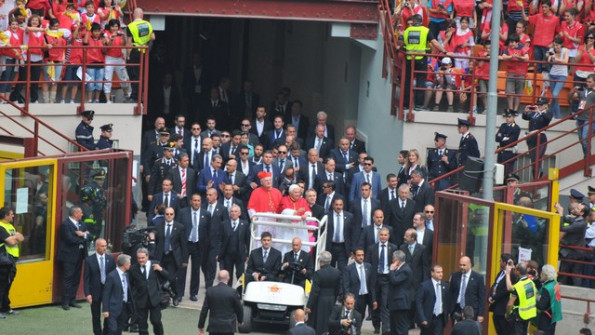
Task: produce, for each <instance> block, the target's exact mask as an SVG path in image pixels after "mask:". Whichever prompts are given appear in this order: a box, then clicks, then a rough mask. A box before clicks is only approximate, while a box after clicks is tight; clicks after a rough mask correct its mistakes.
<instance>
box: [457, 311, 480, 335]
mask: <svg viewBox="0 0 595 335" xmlns="http://www.w3.org/2000/svg"><path fill="white" fill-rule="evenodd" d="M461 316H462V317H463V320H461V321H459V322H457V323H456V324H455V325H454V327H452V331H451V332H450V334H451V335H481V324H479V322H477V321H475V312H474V310H473V307H471V306H466V307H465V308H463V314H462V315H461Z"/></svg>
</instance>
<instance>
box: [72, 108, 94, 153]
mask: <svg viewBox="0 0 595 335" xmlns="http://www.w3.org/2000/svg"><path fill="white" fill-rule="evenodd" d="M93 116H95V111H91V110H86V111H84V112H82V113H81V117H82V118H83V119H82V120H81V123H79V125H78V126H77V127H76V130H75V136H76V142H77V143H78V144H80V145H82V146H83V147H85V148H87V149H88V150H95V140H94V139H93V126H91V122H93Z"/></svg>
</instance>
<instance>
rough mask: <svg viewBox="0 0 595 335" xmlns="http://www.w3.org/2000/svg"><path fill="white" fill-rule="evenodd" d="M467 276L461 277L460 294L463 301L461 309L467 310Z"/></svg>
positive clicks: (460, 303) (461, 301)
mask: <svg viewBox="0 0 595 335" xmlns="http://www.w3.org/2000/svg"><path fill="white" fill-rule="evenodd" d="M466 278H467V275H466V274H463V275H462V276H461V281H462V282H461V293H460V297H461V299H460V300H459V301H460V302H459V305H461V309H463V308H465V291H467V281H466Z"/></svg>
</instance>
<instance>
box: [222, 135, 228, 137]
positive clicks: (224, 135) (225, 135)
mask: <svg viewBox="0 0 595 335" xmlns="http://www.w3.org/2000/svg"><path fill="white" fill-rule="evenodd" d="M221 137H229V135H221Z"/></svg>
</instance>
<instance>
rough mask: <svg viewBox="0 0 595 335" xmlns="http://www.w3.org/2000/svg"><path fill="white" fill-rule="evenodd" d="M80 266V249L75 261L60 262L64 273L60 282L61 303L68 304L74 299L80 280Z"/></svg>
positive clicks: (81, 262)
mask: <svg viewBox="0 0 595 335" xmlns="http://www.w3.org/2000/svg"><path fill="white" fill-rule="evenodd" d="M80 250H82V249H80ZM82 266H83V257H82V251H81V255H80V256H79V257H78V259H77V261H76V262H62V271H63V275H64V281H63V284H62V305H69V304H71V303H73V302H74V301H75V299H76V291H77V290H78V288H79V284H80V282H81V269H82Z"/></svg>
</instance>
